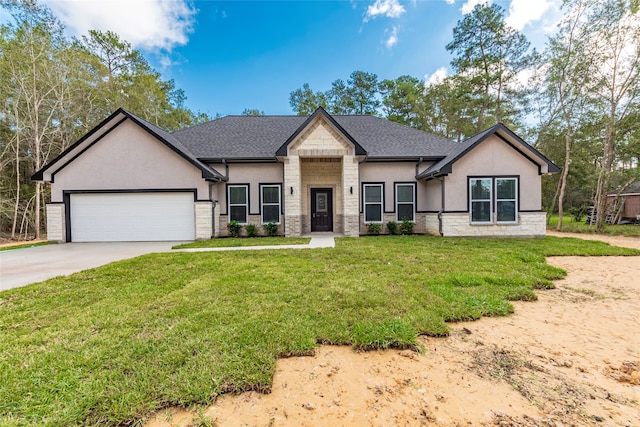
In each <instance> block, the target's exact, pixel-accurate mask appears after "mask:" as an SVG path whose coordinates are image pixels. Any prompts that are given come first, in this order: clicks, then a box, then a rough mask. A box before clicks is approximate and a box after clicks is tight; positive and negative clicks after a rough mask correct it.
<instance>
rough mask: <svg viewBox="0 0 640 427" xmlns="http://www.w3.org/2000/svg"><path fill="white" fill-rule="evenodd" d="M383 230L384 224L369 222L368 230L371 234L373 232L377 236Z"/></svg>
mask: <svg viewBox="0 0 640 427" xmlns="http://www.w3.org/2000/svg"><path fill="white" fill-rule="evenodd" d="M381 230H382V224H376V223H370V224H367V232H368V233H369V234H373V235H375V236H377V235H378V234H380V231H381Z"/></svg>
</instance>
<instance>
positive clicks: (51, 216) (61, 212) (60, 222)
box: [47, 203, 67, 243]
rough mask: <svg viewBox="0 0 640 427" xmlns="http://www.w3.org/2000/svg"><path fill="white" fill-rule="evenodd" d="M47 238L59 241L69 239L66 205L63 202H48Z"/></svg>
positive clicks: (62, 241) (51, 240)
mask: <svg viewBox="0 0 640 427" xmlns="http://www.w3.org/2000/svg"><path fill="white" fill-rule="evenodd" d="M47 240H49V241H50V242H59V243H64V242H66V241H67V228H66V222H65V206H64V204H63V203H49V204H47Z"/></svg>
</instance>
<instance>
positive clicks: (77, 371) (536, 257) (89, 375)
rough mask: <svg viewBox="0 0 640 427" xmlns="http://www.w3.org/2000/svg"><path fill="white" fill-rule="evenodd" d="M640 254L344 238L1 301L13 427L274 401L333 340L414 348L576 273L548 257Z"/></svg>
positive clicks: (495, 242)
mask: <svg viewBox="0 0 640 427" xmlns="http://www.w3.org/2000/svg"><path fill="white" fill-rule="evenodd" d="M632 254H633V255H638V254H640V251H634V250H631V249H623V248H615V247H611V246H609V245H607V244H605V243H602V242H594V241H582V240H578V239H561V238H553V237H547V238H545V239H505V240H502V239H448V238H438V237H429V236H385V237H382V236H380V237H361V238H357V239H356V238H345V239H338V241H337V245H336V248H331V249H313V250H311V249H309V250H293V249H281V250H266V251H242V252H205V253H160V254H150V255H145V256H141V257H138V258H135V259H131V260H126V261H121V262H116V263H112V264H109V265H107V266H104V267H100V268H96V269H92V270H87V271H84V272H81V273H77V274H74V275H72V276H69V277H59V278H55V279H51V280H48V281H46V282H42V283H38V284H34V285H30V286H26V287H24V288H19V289H14V290H10V291H5V292H2V293H0V425H3V426H4V425H9V426H14V425H15V426H18V425H19V426H23V425H33V426H39V425H65V426H66V425H129V424H131V423H135V422H136V421H137V420H141V419H144V418H145V417H146V416H148V415H149V414H151V413H153V412H155V411H157V410H158V409H161V408H164V407H167V406H173V405H178V406H189V405H192V404H208V403H211V402H212V401H213V399H214V398H215V396H216V395H218V394H220V393H225V392H235V391H240V390H258V391H267V390H269V389H270V387H271V380H272V377H273V373H274V366H275V361H276V359H277V358H278V357H286V356H291V355H305V354H311V353H312V352H313V350H314V348H315V347H316V345H317V344H318V343H336V344H346V345H354V346H355V347H358V348H361V349H369V348H386V347H397V348H405V347H409V348H413V347H415V346H416V341H415V337H416V336H417V335H418V334H429V335H444V334H446V333H447V325H446V322H453V321H459V320H469V319H477V318H479V317H481V316H502V315H507V314H509V313H511V312H512V311H513V307H512V305H511V303H510V302H509V300H535V299H536V295H535V293H534V289H542V288H549V287H552V283H551V280H554V279H558V278H561V277H563V276H564V274H565V273H564V272H563V271H562V270H560V269H558V268H555V267H552V266H549V265H547V264H546V263H545V258H544V257H545V255H632Z"/></svg>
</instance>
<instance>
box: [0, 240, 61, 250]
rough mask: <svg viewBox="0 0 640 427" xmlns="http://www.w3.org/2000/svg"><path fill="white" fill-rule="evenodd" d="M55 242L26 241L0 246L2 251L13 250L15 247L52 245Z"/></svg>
mask: <svg viewBox="0 0 640 427" xmlns="http://www.w3.org/2000/svg"><path fill="white" fill-rule="evenodd" d="M55 243H56V242H37V243H24V244H20V245H6V246H0V251H12V250H14V249H25V248H33V247H36V246H44V245H52V244H55Z"/></svg>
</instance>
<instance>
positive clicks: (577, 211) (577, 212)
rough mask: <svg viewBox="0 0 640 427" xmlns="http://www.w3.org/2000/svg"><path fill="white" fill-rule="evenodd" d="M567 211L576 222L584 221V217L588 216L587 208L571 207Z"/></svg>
mask: <svg viewBox="0 0 640 427" xmlns="http://www.w3.org/2000/svg"><path fill="white" fill-rule="evenodd" d="M567 210H568V211H569V215H571V218H572V219H573V220H574V221H575V222H580V221H582V218H584V216H585V215H586V214H587V207H586V206H578V207H571V208H569V209H567Z"/></svg>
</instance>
